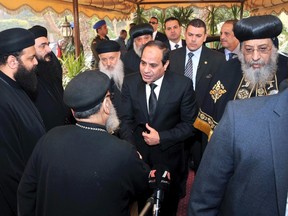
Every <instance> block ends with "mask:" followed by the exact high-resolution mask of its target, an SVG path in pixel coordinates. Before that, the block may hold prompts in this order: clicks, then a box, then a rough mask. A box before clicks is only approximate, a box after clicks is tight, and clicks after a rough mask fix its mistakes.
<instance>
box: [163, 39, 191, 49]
mask: <svg viewBox="0 0 288 216" xmlns="http://www.w3.org/2000/svg"><path fill="white" fill-rule="evenodd" d="M181 42H182V47H185V46H186V41H185V40H183V39H181ZM164 43H165V45H166V46H167V47H168V48H169V49H170V50H171V46H170V43H169V40H168V39H167V40H166V41H165V42H164Z"/></svg>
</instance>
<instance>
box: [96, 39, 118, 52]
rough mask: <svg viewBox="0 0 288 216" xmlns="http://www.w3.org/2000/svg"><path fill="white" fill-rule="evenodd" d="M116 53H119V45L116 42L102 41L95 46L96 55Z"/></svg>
mask: <svg viewBox="0 0 288 216" xmlns="http://www.w3.org/2000/svg"><path fill="white" fill-rule="evenodd" d="M118 51H120V45H119V44H118V43H117V42H116V41H111V40H103V41H101V42H100V43H99V44H98V45H97V46H96V52H97V53H98V54H101V53H107V52H118Z"/></svg>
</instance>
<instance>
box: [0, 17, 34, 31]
mask: <svg viewBox="0 0 288 216" xmlns="http://www.w3.org/2000/svg"><path fill="white" fill-rule="evenodd" d="M19 26H20V27H22V28H28V27H30V24H29V22H28V21H26V20H20V19H9V20H0V31H3V30H5V29H9V28H15V27H19Z"/></svg>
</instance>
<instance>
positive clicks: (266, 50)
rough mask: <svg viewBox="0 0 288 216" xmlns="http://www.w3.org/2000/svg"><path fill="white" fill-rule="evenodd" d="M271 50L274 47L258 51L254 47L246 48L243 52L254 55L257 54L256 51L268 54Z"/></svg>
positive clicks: (264, 47) (262, 47)
mask: <svg viewBox="0 0 288 216" xmlns="http://www.w3.org/2000/svg"><path fill="white" fill-rule="evenodd" d="M271 49H272V47H269V46H261V47H258V48H256V49H254V48H252V47H244V48H243V51H244V53H245V54H246V55H252V54H253V53H254V52H255V50H256V51H257V52H258V53H260V54H268V53H269V51H270V50H271Z"/></svg>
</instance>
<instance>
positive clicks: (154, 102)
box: [149, 83, 157, 122]
mask: <svg viewBox="0 0 288 216" xmlns="http://www.w3.org/2000/svg"><path fill="white" fill-rule="evenodd" d="M149 86H150V88H151V93H150V97H149V120H150V122H151V121H152V120H153V117H154V114H155V111H156V105H157V97H156V94H155V92H154V89H155V88H156V87H157V85H156V84H155V83H150V84H149Z"/></svg>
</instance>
